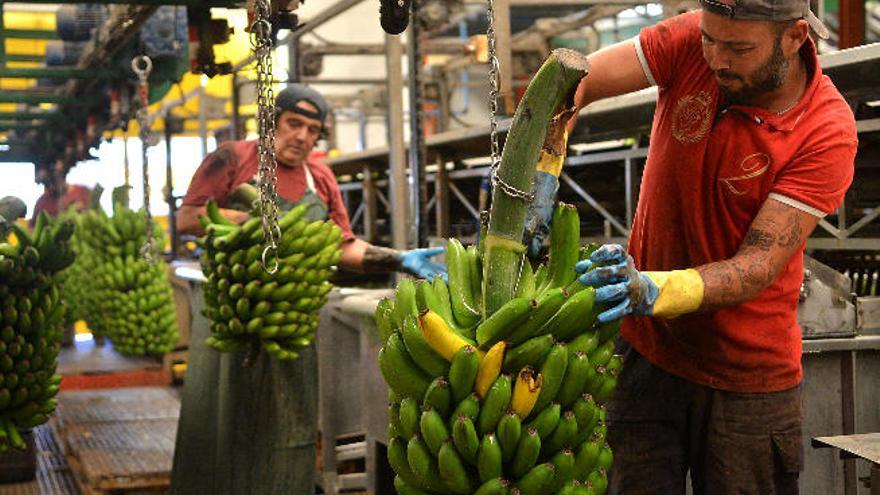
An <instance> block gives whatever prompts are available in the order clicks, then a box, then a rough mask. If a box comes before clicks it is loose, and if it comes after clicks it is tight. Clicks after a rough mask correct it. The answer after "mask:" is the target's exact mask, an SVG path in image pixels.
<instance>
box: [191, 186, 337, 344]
mask: <svg viewBox="0 0 880 495" xmlns="http://www.w3.org/2000/svg"><path fill="white" fill-rule="evenodd" d="M307 210H308V206H307V205H299V206H296V207H294V208H293V209H291V210H290V211H289V212H287V213H285V214H284V216H283V217H281V219H280V220H279V221H278V224H279V227H280V229H281V237H280V241H279V245H278V250H277V260H278V270H277V271H276V272H275V273H274V274H270V273H269V272H267V271H266V270H265V269H264V268H263V264H262V262H263V250H264V246H265V244H264V241H263V231H262V229H261V228H260V226H261V220H260V218H259V217H258V216H254V217H252V218H250V219H248V220H247V221H246V222H244V223H243V224H242V225H237V224H234V223H232V222H230V221H229V220H226V219H225V218H224V217H223V216H222V215H221V214H220V212H219V210H218V208H217V204H216V203H214V202H213V201H209V202H208V205H207V212H208V216H207V217H201V218H200V220H201V222H202V225H203V226H204V228H205V231H206V232H207V236H206V237H204V238H203V239H202V241H201V243H202V247H203V248H204V251H203V254H202V260H201V261H202V269H203V271H204V274H205V277H206V278H207V282H206V283H205V284H204V286H203V287H204V291H205V302H206V305H207V308H206V309H205V316H207V317H208V318H209V319H210V320H211V332H212V336H211V337H209V338H208V344H209V345H210V346H211V347H213V348H215V349H217V350H218V351H221V352H232V351H235V350H237V349H238V348H239V347H241V345H242V344H245V343H258V344H260V345H262V347H263V348H264V349H266V351H267V352H269V353H270V354H271V355H273V356H275V357H276V358H278V359H283V360H292V359H296V358H297V357H298V356H299V354H298V351H299V349H301V348H303V347H306V346H308V345H309V344H311V343H312V340H313V339H314V338H315V330H316V329H317V327H318V310H319V309H320V308H321V306H323V305H324V303H325V302H326V301H327V294H328V293H329V292H330V289H332V288H333V286H332V284H330V282H328V278H329V277H330V275H331V274H332V273H333V271H334V269H335V265H336V263H338V262H339V258H340V257H341V256H342V251H341V250H340V249H339V243H340V241H341V240H342V231H341V230H340V229H339V227H337V226H336V224H335V223H333V222H332V221H322V220H319V221H314V222H309V221H308V220H307V219H306V218H305V217H306V211H307ZM266 263H267V264H272V263H273V261H272V260H269V259H267V260H266Z"/></svg>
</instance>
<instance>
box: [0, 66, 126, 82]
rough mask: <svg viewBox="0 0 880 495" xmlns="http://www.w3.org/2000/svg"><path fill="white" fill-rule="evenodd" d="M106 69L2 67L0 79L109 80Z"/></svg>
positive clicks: (109, 75) (109, 73) (108, 72)
mask: <svg viewBox="0 0 880 495" xmlns="http://www.w3.org/2000/svg"><path fill="white" fill-rule="evenodd" d="M112 74H113V73H112V72H111V71H109V70H106V69H77V68H74V67H0V77H8V78H25V79H38V78H48V79H109V78H110V77H112Z"/></svg>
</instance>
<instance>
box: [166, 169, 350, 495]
mask: <svg viewBox="0 0 880 495" xmlns="http://www.w3.org/2000/svg"><path fill="white" fill-rule="evenodd" d="M304 172H305V174H306V184H307V187H306V191H305V193H304V194H303V197H302V198H300V200H299V201H297V202H290V201H287V200H284V199H281V200H280V201H279V209H280V210H282V211H287V210H289V209H290V208H293V207H294V206H297V205H299V204H308V205H309V209H308V210H307V212H306V218H307V219H308V220H309V221H310V222H313V221H316V220H326V219H327V218H328V208H327V204H326V203H324V201H323V200H322V199H321V198H320V197H319V196H318V195H317V194H316V192H315V184H314V178H313V177H312V174H311V172H310V171H309V169H308V167H307V166H306V168H305V169H304ZM194 293H195V294H197V295H198V296H201V290H200V288H196V289H195V290H194ZM193 303H194V307H193V308H192V313H193V325H192V335H191V338H190V360H189V364H190V366H189V369H188V371H187V377H186V381H185V382H184V388H183V392H182V394H181V410H180V420H179V426H178V433H177V445H176V448H175V452H174V467H173V470H172V479H171V493H172V494H173V495H204V494H205V493H210V494H211V495H241V494H254V495H262V494H266V495H270V494H271V495H275V494H279V495H280V494H308V493H314V486H315V481H314V476H315V461H316V448H315V441H316V440H317V431H318V360H317V359H318V358H317V353H316V351H315V345H314V344H312V345H310V346H309V347H307V348H303V349H302V350H300V351H299V358H298V359H296V360H294V361H279V360H277V359H275V358H272V357H270V356H269V355H268V354H267V353H265V352H261V353H260V354H259V355H258V357H257V359H256V360H255V362H254V363H253V365H252V366H250V367H243V366H242V362H243V361H244V359H245V357H246V355H247V351H246V350H242V351H238V352H235V353H231V354H221V353H219V352H216V351H214V350H213V349H210V348H209V347H207V345H206V344H205V343H204V341H205V339H206V338H207V337H208V336H209V335H210V330H209V322H208V321H207V320H206V319H205V318H204V316H201V314H200V313H201V312H200V309H201V308H200V307H198V306H202V305H203V304H204V302H203V299H202V298H201V297H194V298H193ZM334 440H335V439H333V440H330V441H329V442H328V446H327V447H325V448H334V446H335V441H334Z"/></svg>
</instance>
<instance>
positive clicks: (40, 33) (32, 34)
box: [0, 29, 58, 40]
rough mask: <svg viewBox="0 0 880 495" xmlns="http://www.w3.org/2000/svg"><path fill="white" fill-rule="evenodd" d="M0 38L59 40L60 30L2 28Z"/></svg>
mask: <svg viewBox="0 0 880 495" xmlns="http://www.w3.org/2000/svg"><path fill="white" fill-rule="evenodd" d="M0 38H17V39H23V40H57V39H58V32H57V31H50V30H47V29H0Z"/></svg>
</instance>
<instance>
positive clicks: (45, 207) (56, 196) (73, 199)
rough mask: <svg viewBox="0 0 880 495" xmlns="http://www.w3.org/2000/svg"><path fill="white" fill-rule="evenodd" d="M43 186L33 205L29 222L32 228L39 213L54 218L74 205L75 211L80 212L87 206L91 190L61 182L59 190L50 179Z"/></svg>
mask: <svg viewBox="0 0 880 495" xmlns="http://www.w3.org/2000/svg"><path fill="white" fill-rule="evenodd" d="M44 184H45V190H44V191H43V194H42V195H40V197H39V198H38V199H37V203H36V204H35V205H34V214H33V216H32V217H31V220H30V225H31V226H32V227H33V225H34V222H35V221H36V219H37V215H39V214H40V212H41V211H45V212H46V213H48V214H49V215H52V216H55V215H57V214H58V213H60V212H62V211H64V210H66V209H67V208H69V207H70V206H71V205H75V206H76V209H77V211H82V210H84V209H86V208H87V207H88V205H89V196H90V195H91V190H90V189H89V188H88V187H86V186H80V185H77V184H68V183H66V182H63V180H62V182H61V186H60V188H59V187H58V186H56V183H55V181H53V180H51V179H49V180H46V181H45V182H44ZM62 191H63V192H62Z"/></svg>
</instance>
